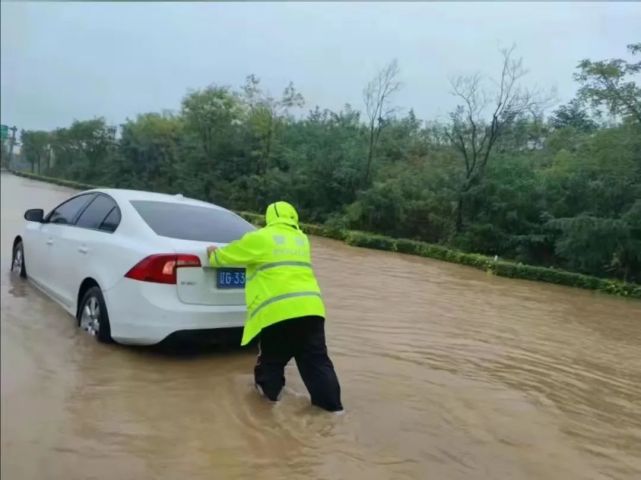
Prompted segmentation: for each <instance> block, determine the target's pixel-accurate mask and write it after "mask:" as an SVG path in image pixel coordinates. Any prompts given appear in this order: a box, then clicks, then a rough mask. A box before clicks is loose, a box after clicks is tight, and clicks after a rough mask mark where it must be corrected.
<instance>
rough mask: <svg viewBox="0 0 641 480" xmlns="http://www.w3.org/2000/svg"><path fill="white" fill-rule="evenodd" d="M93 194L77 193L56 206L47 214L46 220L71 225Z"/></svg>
mask: <svg viewBox="0 0 641 480" xmlns="http://www.w3.org/2000/svg"><path fill="white" fill-rule="evenodd" d="M94 196H95V194H93V193H87V194H84V195H78V196H77V197H73V198H71V199H70V200H67V201H66V202H65V203H63V204H61V205H59V206H57V207H56V208H55V209H54V210H53V211H52V212H51V213H50V214H49V215H48V216H47V222H49V223H57V224H61V225H72V224H73V222H74V221H75V219H76V217H77V216H78V214H79V213H80V212H81V211H82V209H83V208H84V207H85V206H86V205H87V204H88V203H89V202H90V201H91V200H92V199H93V198H94Z"/></svg>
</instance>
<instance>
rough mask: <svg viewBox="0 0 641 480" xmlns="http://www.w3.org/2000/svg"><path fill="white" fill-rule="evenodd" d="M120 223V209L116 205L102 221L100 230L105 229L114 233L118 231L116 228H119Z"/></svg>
mask: <svg viewBox="0 0 641 480" xmlns="http://www.w3.org/2000/svg"><path fill="white" fill-rule="evenodd" d="M119 224H120V209H119V208H118V207H117V206H116V207H114V208H112V209H111V212H109V214H108V215H107V216H106V217H105V219H104V220H103V221H102V223H101V224H100V227H98V228H99V229H100V230H104V231H105V232H109V233H113V232H115V231H116V228H118V225H119Z"/></svg>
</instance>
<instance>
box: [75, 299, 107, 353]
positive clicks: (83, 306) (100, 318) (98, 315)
mask: <svg viewBox="0 0 641 480" xmlns="http://www.w3.org/2000/svg"><path fill="white" fill-rule="evenodd" d="M78 325H79V326H80V328H81V329H83V330H84V331H85V332H87V333H89V334H90V335H91V336H93V337H96V340H98V341H99V342H101V343H111V342H112V341H113V340H112V339H111V326H110V324H109V314H108V313H107V305H106V304H105V299H104V297H103V296H102V291H101V290H100V288H99V287H91V288H90V289H89V290H87V291H86V292H85V294H84V296H83V297H82V302H80V308H79V309H78Z"/></svg>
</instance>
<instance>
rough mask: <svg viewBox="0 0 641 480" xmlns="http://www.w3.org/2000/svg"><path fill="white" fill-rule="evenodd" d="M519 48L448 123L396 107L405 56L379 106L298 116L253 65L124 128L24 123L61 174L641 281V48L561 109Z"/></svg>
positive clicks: (468, 89) (594, 67) (469, 80)
mask: <svg viewBox="0 0 641 480" xmlns="http://www.w3.org/2000/svg"><path fill="white" fill-rule="evenodd" d="M630 51H631V53H632V54H633V55H634V54H635V53H639V45H636V46H631V47H630ZM503 53H504V59H505V62H504V66H503V70H502V72H500V75H499V76H498V81H497V82H496V83H495V84H494V85H496V88H497V91H496V92H493V91H487V92H486V91H485V90H483V88H485V87H484V86H483V83H482V79H481V77H479V76H473V77H464V78H460V79H457V80H456V81H455V82H453V87H454V88H453V90H454V93H455V94H456V96H457V98H459V99H460V100H461V107H459V108H457V109H456V110H455V111H454V112H453V113H452V115H451V116H450V118H449V120H448V121H446V122H425V121H421V120H419V119H418V118H416V116H415V115H414V113H413V112H412V111H410V112H409V113H407V114H405V115H399V114H398V113H397V112H396V111H395V110H394V109H393V108H391V107H390V105H391V99H392V94H393V93H394V91H395V90H396V89H398V88H400V84H399V83H398V82H397V79H396V75H397V74H398V68H397V65H396V63H393V64H391V65H390V67H388V68H387V69H385V70H384V71H382V72H381V74H379V76H378V77H376V78H375V80H374V81H373V83H372V84H370V85H368V87H367V88H366V92H365V93H366V95H365V102H366V106H367V108H366V114H365V115H361V113H360V112H359V111H357V110H355V109H354V108H352V107H350V106H349V105H347V106H345V107H344V108H343V109H342V110H341V111H338V112H334V111H329V110H322V109H320V108H318V107H317V108H315V109H313V110H311V111H309V112H308V113H307V114H306V115H302V116H301V115H294V114H293V112H297V111H299V109H300V107H301V106H302V105H303V97H302V96H301V94H300V93H298V92H297V91H296V90H295V88H294V87H293V86H292V85H289V86H288V87H287V88H286V89H285V91H284V92H283V94H282V95H281V96H280V97H279V98H273V97H271V96H270V95H268V94H267V93H265V92H264V91H263V90H262V89H261V85H260V82H259V81H258V79H257V78H256V77H254V76H250V77H248V79H247V83H246V84H245V85H244V86H243V87H242V88H241V89H239V90H233V89H230V88H226V87H220V86H210V87H207V88H204V89H201V90H195V91H192V92H189V93H188V94H187V95H186V96H185V98H184V99H183V102H182V105H181V109H180V111H179V112H175V113H169V112H163V113H146V114H142V115H139V116H138V117H137V118H136V119H131V120H128V121H127V122H126V123H125V124H124V125H122V126H121V128H120V129H117V128H115V127H113V126H110V125H107V124H106V123H105V121H104V120H102V119H93V120H89V121H76V122H74V123H73V124H72V125H71V126H70V127H68V128H61V129H58V130H55V131H53V132H23V133H22V137H21V138H22V144H23V145H22V151H23V157H24V159H26V160H27V162H28V163H29V164H30V165H31V167H32V171H37V172H38V173H41V174H45V175H48V176H53V177H58V178H65V179H69V180H72V181H76V182H81V183H91V184H100V185H105V186H117V187H125V188H136V189H148V190H157V191H164V192H173V193H175V192H181V193H183V194H185V195H190V196H194V197H198V198H204V199H208V200H210V201H213V202H215V203H218V204H221V205H223V206H226V207H229V208H232V209H235V210H245V211H261V210H262V209H263V208H264V207H265V205H266V204H267V203H269V202H271V201H274V200H277V199H284V200H288V201H291V202H292V203H294V204H295V205H297V207H298V208H299V209H300V211H301V216H302V217H303V218H304V219H305V221H307V222H309V223H315V224H325V225H326V226H327V228H329V229H330V230H332V229H333V230H334V231H343V230H359V231H369V232H375V233H378V234H381V235H385V236H388V237H394V238H405V239H408V240H407V241H409V242H410V243H407V245H405V244H403V245H405V246H404V247H402V248H414V247H411V245H414V244H413V243H411V241H412V240H413V241H422V242H429V243H431V244H440V245H441V246H443V247H448V248H447V249H444V251H446V250H447V251H450V250H451V249H454V250H460V251H463V252H474V253H478V254H484V255H486V256H489V257H490V258H492V257H494V256H495V255H497V256H498V257H499V258H500V259H509V260H514V261H515V262H516V263H507V262H506V263H505V265H517V264H518V262H521V263H524V264H531V265H539V266H545V267H555V268H560V269H567V270H572V271H574V272H579V273H584V274H589V275H594V276H599V277H614V278H619V279H623V280H627V281H634V282H641V118H640V117H639V115H638V113H639V105H640V103H641V98H640V93H639V92H640V90H639V87H638V86H637V84H636V83H635V75H638V73H639V71H640V68H639V66H640V65H641V62H638V63H632V62H628V61H625V60H621V59H616V60H608V61H597V62H592V61H589V60H585V61H583V62H581V63H580V64H579V66H578V70H577V75H576V79H577V81H578V82H579V87H580V89H579V95H578V97H577V98H576V99H574V100H573V101H571V102H570V103H568V104H567V105H563V106H561V107H559V108H557V110H556V111H554V113H553V114H551V115H550V116H548V117H545V116H544V115H543V114H542V112H543V110H542V108H543V104H544V103H545V102H544V101H543V99H542V97H541V96H537V95H536V93H535V92H531V91H527V90H525V89H523V88H522V87H521V77H522V74H523V73H524V71H523V70H522V67H521V64H520V61H514V60H513V59H512V57H511V54H512V52H511V51H506V52H503ZM385 82H388V83H385ZM381 92H382V93H381ZM494 98H496V99H497V100H496V102H495V104H493V103H492V102H493V101H494V100H493V99H494ZM372 112H374V113H372ZM377 115H378V118H377V117H376V116H377ZM353 241H354V242H356V241H355V240H353ZM359 242H361V240H359ZM399 246H400V244H399ZM433 247H434V248H437V247H438V245H436V246H433ZM421 248H423V247H421ZM399 249H400V248H399ZM470 258H472V257H470ZM483 258H484V260H483V261H486V258H487V257H483ZM479 261H480V260H479ZM496 265H498V266H497V267H493V268H506V269H507V268H508V267H507V266H501V265H503V264H502V263H501V262H500V261H499V262H498V263H496ZM509 268H517V267H512V266H510V267H509ZM544 270H545V269H544ZM545 271H547V270H545Z"/></svg>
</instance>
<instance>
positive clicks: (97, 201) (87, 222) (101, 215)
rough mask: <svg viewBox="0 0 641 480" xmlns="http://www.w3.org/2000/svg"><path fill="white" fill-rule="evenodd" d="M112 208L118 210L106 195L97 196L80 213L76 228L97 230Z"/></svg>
mask: <svg viewBox="0 0 641 480" xmlns="http://www.w3.org/2000/svg"><path fill="white" fill-rule="evenodd" d="M114 208H116V209H117V208H118V206H117V205H116V202H114V201H113V200H112V199H111V198H109V197H108V196H107V195H98V196H96V198H94V200H93V201H92V202H91V203H90V204H89V206H88V207H87V208H85V210H84V212H82V214H81V215H80V217H79V218H78V221H77V222H76V226H77V227H82V228H91V229H94V230H98V229H99V228H100V226H101V225H102V223H103V221H104V220H105V219H106V217H107V215H109V214H110V213H111V211H112V210H114Z"/></svg>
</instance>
